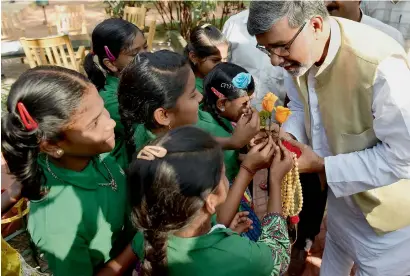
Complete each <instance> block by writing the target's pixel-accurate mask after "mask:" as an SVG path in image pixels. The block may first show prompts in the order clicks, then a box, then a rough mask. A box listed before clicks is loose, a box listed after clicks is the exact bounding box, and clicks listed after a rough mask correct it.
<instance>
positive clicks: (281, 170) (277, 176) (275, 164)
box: [269, 141, 294, 185]
mask: <svg viewBox="0 0 410 276" xmlns="http://www.w3.org/2000/svg"><path fill="white" fill-rule="evenodd" d="M274 151H275V153H274V154H275V157H274V158H273V161H272V164H271V166H270V170H271V172H270V179H269V180H270V182H271V183H272V184H279V185H280V184H281V183H282V180H283V178H284V177H285V175H286V174H287V173H288V172H289V171H290V170H291V169H292V168H293V166H294V164H293V158H292V154H291V152H290V151H289V150H288V149H287V148H285V147H284V146H283V145H282V142H281V141H279V143H278V145H277V146H275V147H274Z"/></svg>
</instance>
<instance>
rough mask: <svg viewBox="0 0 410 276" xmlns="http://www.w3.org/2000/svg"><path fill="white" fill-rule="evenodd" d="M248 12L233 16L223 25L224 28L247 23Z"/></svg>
mask: <svg viewBox="0 0 410 276" xmlns="http://www.w3.org/2000/svg"><path fill="white" fill-rule="evenodd" d="M248 16H249V10H244V11H241V12H240V13H237V14H234V15H232V16H231V17H229V18H228V20H226V22H225V24H224V28H225V26H227V25H230V24H240V23H246V22H247V21H248Z"/></svg>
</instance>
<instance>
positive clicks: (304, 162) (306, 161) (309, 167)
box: [286, 139, 325, 173]
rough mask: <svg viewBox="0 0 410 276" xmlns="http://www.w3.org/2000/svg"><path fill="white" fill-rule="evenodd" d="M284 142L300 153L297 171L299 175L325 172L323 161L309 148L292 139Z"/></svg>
mask: <svg viewBox="0 0 410 276" xmlns="http://www.w3.org/2000/svg"><path fill="white" fill-rule="evenodd" d="M286 141H287V142H289V143H290V144H291V145H292V146H295V147H298V148H299V149H300V150H301V151H302V154H301V156H300V157H299V159H298V169H299V172H300V173H321V172H325V160H324V159H323V158H322V157H320V156H319V155H317V154H316V153H315V152H314V151H313V150H312V148H311V147H309V146H307V145H305V144H302V143H300V142H298V141H296V140H293V139H287V140H286Z"/></svg>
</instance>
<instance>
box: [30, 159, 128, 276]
mask: <svg viewBox="0 0 410 276" xmlns="http://www.w3.org/2000/svg"><path fill="white" fill-rule="evenodd" d="M104 162H105V164H104V163H103V161H102V159H100V158H94V160H93V161H91V162H90V163H89V164H88V165H87V166H86V168H85V169H84V170H82V171H81V172H76V171H71V170H67V169H64V168H61V167H57V166H55V165H54V164H53V163H52V162H49V165H50V170H51V171H52V172H53V174H54V175H53V174H52V173H50V172H49V171H48V169H47V164H46V162H45V155H44V154H41V155H40V157H39V158H38V163H39V165H40V167H42V169H43V171H44V174H45V179H46V183H45V185H46V187H47V188H48V194H47V195H46V196H45V197H44V198H42V199H41V200H35V201H34V200H32V201H30V216H29V222H28V231H29V233H30V236H31V238H32V239H33V241H34V243H35V244H36V246H37V247H38V248H39V249H40V250H41V251H42V252H44V254H45V257H46V259H47V261H48V265H49V266H50V269H51V271H52V272H53V274H54V275H62V276H65V275H67V276H71V275H94V273H95V272H97V270H98V268H99V267H100V266H101V265H103V264H104V263H105V262H107V261H109V260H110V258H112V257H114V256H115V255H117V254H118V253H119V252H121V251H122V250H123V249H124V248H125V246H126V244H127V243H128V242H129V241H130V240H131V239H132V237H133V236H134V234H135V232H134V233H128V234H130V235H126V234H125V232H124V226H126V225H130V224H129V214H130V209H129V206H128V200H127V188H126V179H125V174H124V171H123V170H122V169H121V168H120V166H119V165H118V164H117V163H116V161H115V160H114V159H113V158H112V157H110V156H108V157H106V158H105V159H104ZM107 168H108V170H109V172H110V173H111V174H112V176H113V178H114V180H115V182H116V184H117V189H116V190H113V189H112V187H110V186H104V185H102V184H106V183H109V181H110V180H111V177H110V173H109V172H108V170H107ZM55 176H56V177H57V178H58V179H57V178H56V177H55ZM125 228H127V229H130V228H129V227H125ZM126 236H128V239H127V238H126ZM123 239H125V240H123ZM117 246H118V247H117ZM114 248H115V249H114Z"/></svg>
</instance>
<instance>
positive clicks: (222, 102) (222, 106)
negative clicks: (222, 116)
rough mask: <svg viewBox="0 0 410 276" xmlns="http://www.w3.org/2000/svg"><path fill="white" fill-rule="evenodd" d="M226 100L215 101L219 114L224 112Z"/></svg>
mask: <svg viewBox="0 0 410 276" xmlns="http://www.w3.org/2000/svg"><path fill="white" fill-rule="evenodd" d="M226 101H227V100H226V99H218V100H217V101H216V107H217V108H218V110H220V111H221V112H224V111H225V105H226Z"/></svg>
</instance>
